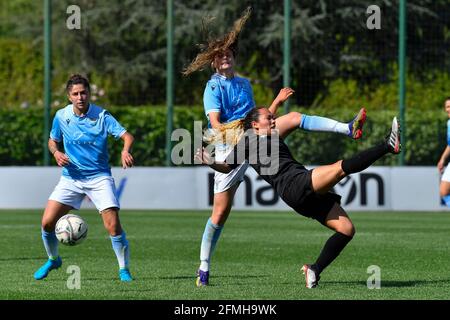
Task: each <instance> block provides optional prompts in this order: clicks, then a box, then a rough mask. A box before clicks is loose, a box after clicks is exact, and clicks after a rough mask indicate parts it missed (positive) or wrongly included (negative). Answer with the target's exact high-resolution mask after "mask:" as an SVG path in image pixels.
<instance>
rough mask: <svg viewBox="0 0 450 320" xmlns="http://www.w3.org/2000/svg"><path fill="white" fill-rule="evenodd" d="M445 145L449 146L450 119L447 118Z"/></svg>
mask: <svg viewBox="0 0 450 320" xmlns="http://www.w3.org/2000/svg"><path fill="white" fill-rule="evenodd" d="M447 145H448V146H450V119H448V120H447Z"/></svg>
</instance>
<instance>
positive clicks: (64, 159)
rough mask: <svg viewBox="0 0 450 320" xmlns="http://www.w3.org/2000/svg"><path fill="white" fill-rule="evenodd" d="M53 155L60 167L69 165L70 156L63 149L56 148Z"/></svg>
mask: <svg viewBox="0 0 450 320" xmlns="http://www.w3.org/2000/svg"><path fill="white" fill-rule="evenodd" d="M53 156H54V157H55V160H56V163H57V164H58V166H60V167H64V166H67V165H68V164H69V162H70V160H69V157H68V156H67V155H66V154H65V153H62V152H61V151H58V150H56V151H55V153H54V154H53Z"/></svg>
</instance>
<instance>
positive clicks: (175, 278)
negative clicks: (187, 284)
mask: <svg viewBox="0 0 450 320" xmlns="http://www.w3.org/2000/svg"><path fill="white" fill-rule="evenodd" d="M268 277H269V275H242V274H240V275H239V279H250V278H268ZM195 278H196V276H192V275H189V276H169V277H157V279H168V280H170V279H172V280H178V279H194V280H195ZM220 278H236V275H224V276H220V275H219V276H217V275H214V279H220Z"/></svg>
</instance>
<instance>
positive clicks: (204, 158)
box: [194, 147, 231, 173]
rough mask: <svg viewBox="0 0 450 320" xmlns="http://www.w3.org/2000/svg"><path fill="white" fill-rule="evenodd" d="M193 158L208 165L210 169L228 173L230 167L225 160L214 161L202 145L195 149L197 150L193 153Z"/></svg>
mask: <svg viewBox="0 0 450 320" xmlns="http://www.w3.org/2000/svg"><path fill="white" fill-rule="evenodd" d="M194 158H195V160H197V161H200V162H201V163H203V164H206V165H208V166H210V167H211V168H212V169H214V170H216V171H219V172H222V173H229V172H230V171H231V167H230V166H229V165H228V164H227V163H225V162H215V161H214V159H213V158H212V157H211V155H210V154H209V152H208V151H207V150H206V149H205V148H204V147H202V149H200V148H199V149H197V152H196V153H195V155H194Z"/></svg>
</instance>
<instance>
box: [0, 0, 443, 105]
mask: <svg viewBox="0 0 450 320" xmlns="http://www.w3.org/2000/svg"><path fill="white" fill-rule="evenodd" d="M52 3H53V7H52V22H53V50H54V51H53V76H54V81H53V84H54V100H55V105H58V104H60V103H63V102H64V91H63V89H62V85H63V84H64V82H65V81H66V79H67V77H68V76H69V75H70V74H71V73H74V72H81V73H84V74H86V75H88V76H89V77H90V79H91V81H92V82H93V83H95V84H96V88H97V90H96V91H97V92H96V94H95V95H94V96H95V98H96V99H97V98H98V99H100V100H101V101H102V102H103V103H107V104H111V105H152V104H153V105H154V104H160V105H161V104H164V103H165V98H166V97H165V83H166V82H165V81H166V30H167V29H166V27H167V26H166V2H165V1H161V0H70V1H67V0H59V1H52ZM407 3H408V4H407V11H408V13H407V24H408V26H407V30H408V43H407V48H408V49H407V53H408V71H409V73H408V74H409V77H410V78H409V79H410V80H411V81H417V82H421V81H422V82H424V83H426V84H428V85H430V84H433V83H434V81H435V79H441V80H440V81H441V82H442V81H445V79H448V71H449V70H450V59H449V58H450V57H449V50H448V48H449V47H450V46H449V39H450V12H449V11H450V10H449V8H450V1H448V0H409V1H407ZM373 4H376V5H378V6H379V7H380V8H381V30H368V29H367V26H366V21H367V18H368V16H369V15H368V14H367V13H366V10H367V8H368V6H369V5H373ZM69 5H78V6H79V7H80V9H81V23H82V25H81V29H80V30H68V28H67V26H66V20H67V19H68V17H69V16H70V14H68V13H67V7H68V6H69ZM249 5H250V6H252V8H253V13H252V16H251V19H250V20H249V21H248V23H247V25H246V27H245V28H244V31H243V33H242V35H241V38H240V54H239V56H238V60H237V62H238V67H237V70H238V71H239V73H240V74H242V75H243V76H245V77H248V78H250V79H251V81H252V84H253V86H254V91H255V96H256V100H257V102H258V103H259V104H267V103H269V102H270V101H271V99H272V98H273V96H274V95H275V94H276V93H277V91H278V90H279V89H280V88H281V86H282V63H283V60H282V56H283V52H282V39H283V19H284V17H283V2H282V1H271V0H254V1H242V0H226V1H224V0H189V1H184V0H174V6H175V16H174V23H175V35H174V41H175V83H176V86H175V90H176V94H175V103H176V104H178V105H201V103H202V94H203V89H204V83H205V81H206V80H207V79H208V78H209V76H210V74H211V72H210V70H206V71H204V72H198V73H196V74H193V75H192V76H190V77H188V78H184V77H182V76H181V70H182V69H183V67H185V66H186V65H187V64H188V63H189V62H190V61H191V60H192V59H193V58H194V57H195V55H196V53H197V52H198V47H197V46H196V44H199V43H202V42H204V41H205V38H206V37H205V34H204V32H203V30H202V19H204V18H206V17H215V19H214V20H213V22H212V23H211V24H210V25H209V27H210V29H209V31H210V33H211V34H212V35H220V34H223V33H224V32H226V31H227V30H229V28H230V27H231V26H232V23H233V21H234V20H235V19H237V18H238V17H239V16H240V14H241V12H242V11H243V10H244V9H245V8H246V7H247V6H249ZM42 13H43V2H42V1H29V0H10V1H2V2H1V3H0V14H1V19H0V47H1V51H0V52H1V53H0V63H1V65H2V68H1V71H0V73H1V78H0V79H2V80H0V81H2V82H4V83H5V84H6V83H8V84H9V86H0V90H2V91H10V92H9V94H7V95H4V96H7V99H6V100H5V101H4V102H3V104H2V105H1V107H5V106H6V107H10V106H14V105H24V104H25V105H27V104H29V105H32V106H34V105H38V104H41V103H42V101H41V100H42V75H41V72H42V59H43V57H42V50H43V49H42V48H43V14H42ZM291 46H292V61H291V72H292V85H291V86H292V87H293V88H294V89H295V90H296V95H295V98H294V99H293V100H294V101H293V102H294V103H295V104H298V105H305V106H306V105H308V106H310V105H313V106H318V107H319V106H324V105H325V106H328V105H331V106H333V107H334V104H333V102H332V101H333V99H334V98H337V99H342V93H343V92H346V91H350V92H351V93H352V95H353V96H355V95H356V97H355V98H356V99H359V98H361V97H367V96H368V95H371V94H373V93H374V92H376V91H377V89H379V88H380V86H383V85H386V84H389V83H395V82H396V79H397V75H396V69H397V68H396V61H397V56H398V50H397V49H398V1H389V0H380V1H372V0H370V1H366V0H333V1H331V0H302V1H296V0H293V1H292V36H291ZM16 51H17V52H18V54H17V55H16V53H15V52H16ZM7 52H9V54H8V53H7ZM8 65H9V66H10V67H9V68H8ZM11 66H12V67H11ZM19 69H20V70H19ZM442 79H444V80H442ZM26 83H29V84H30V85H28V86H27V85H26ZM438 86H439V85H438ZM386 90H387V91H389V89H388V87H386ZM445 90H447V91H448V87H447V88H445ZM11 91H13V92H14V93H13V94H12V93H11ZM330 93H333V94H336V93H339V94H340V95H341V96H339V97H332V96H331V95H330ZM420 94H422V93H420ZM438 94H440V92H438ZM390 96H391V99H390V100H389V102H390V103H392V104H394V102H395V99H396V93H395V92H392V94H391V95H390ZM348 98H351V96H345V97H344V100H348ZM439 99H442V97H439ZM379 100H381V101H384V98H381V99H379ZM363 102H364V101H363ZM372 107H374V108H377V107H378V108H385V107H386V106H384V105H381V106H380V105H378V106H376V105H374V106H372ZM392 107H395V105H393V106H392Z"/></svg>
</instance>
